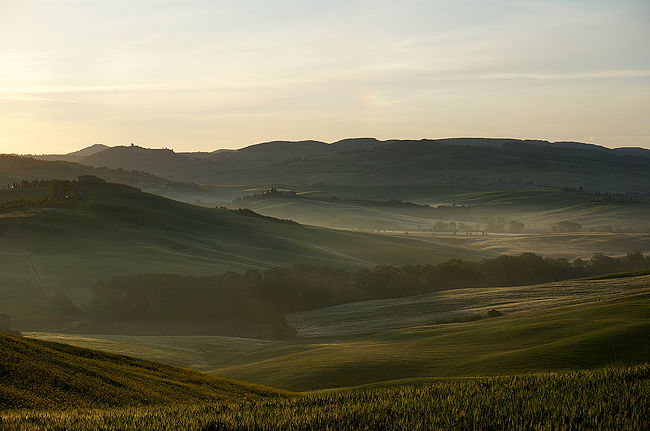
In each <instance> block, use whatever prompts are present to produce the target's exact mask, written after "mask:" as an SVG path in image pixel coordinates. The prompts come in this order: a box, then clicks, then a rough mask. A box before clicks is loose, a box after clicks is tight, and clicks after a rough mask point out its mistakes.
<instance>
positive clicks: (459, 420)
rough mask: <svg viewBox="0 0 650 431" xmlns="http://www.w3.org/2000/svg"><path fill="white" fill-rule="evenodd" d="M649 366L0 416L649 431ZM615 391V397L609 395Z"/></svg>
mask: <svg viewBox="0 0 650 431" xmlns="http://www.w3.org/2000/svg"><path fill="white" fill-rule="evenodd" d="M649 382H650V364H648V363H644V364H641V365H636V366H631V367H608V368H604V369H596V370H590V371H578V372H565V373H552V374H538V375H530V374H529V375H518V376H510V377H487V378H473V379H467V380H464V381H451V382H440V383H434V384H423V385H417V386H414V385H405V386H399V387H390V388H386V387H384V388H373V389H364V390H355V391H343V392H326V393H318V394H308V395H306V396H301V397H289V398H275V399H268V400H260V401H244V402H239V403H222V404H205V405H189V404H186V405H174V406H167V407H147V408H128V409H108V410H76V411H68V412H56V411H26V410H23V411H13V412H5V413H0V426H2V428H3V429H6V430H7V431H13V430H25V431H30V430H40V429H66V430H70V431H77V430H100V429H101V430H105V431H110V430H124V431H130V430H138V431H147V430H159V429H175V430H179V431H190V430H192V431H199V430H203V431H211V430H275V429H300V430H315V429H318V430H352V429H354V430H377V429H383V430H414V429H440V430H457V429H474V430H493V429H535V430H555V429H600V430H613V429H616V430H640V429H647V428H648V426H649V425H650V418H649V417H648V415H647V412H648V411H650V395H649V394H650V392H649V391H648V388H649ZM612 394H616V396H612Z"/></svg>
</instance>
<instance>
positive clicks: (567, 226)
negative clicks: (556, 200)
mask: <svg viewBox="0 0 650 431" xmlns="http://www.w3.org/2000/svg"><path fill="white" fill-rule="evenodd" d="M551 232H558V233H568V232H582V225H581V224H580V223H577V222H574V221H561V222H558V223H555V224H553V226H551Z"/></svg>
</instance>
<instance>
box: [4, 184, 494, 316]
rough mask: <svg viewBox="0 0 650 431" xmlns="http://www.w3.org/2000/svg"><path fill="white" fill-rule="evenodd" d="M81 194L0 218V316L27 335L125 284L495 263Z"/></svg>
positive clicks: (166, 204) (468, 253)
mask: <svg viewBox="0 0 650 431" xmlns="http://www.w3.org/2000/svg"><path fill="white" fill-rule="evenodd" d="M80 191H81V194H82V196H83V198H82V199H80V200H79V201H77V202H76V203H74V205H71V206H67V207H61V208H56V207H47V206H41V207H39V206H36V207H27V208H22V209H17V210H12V211H5V212H3V213H1V214H0V235H1V238H2V241H1V242H0V258H1V259H2V263H3V264H2V266H0V286H1V287H0V312H3V313H8V314H10V315H12V316H13V317H14V318H15V320H16V321H17V322H19V323H20V324H19V325H17V326H18V327H19V328H20V329H26V328H36V327H42V325H43V323H42V322H43V319H48V318H54V317H57V318H61V319H64V320H65V319H67V320H69V319H72V318H74V316H75V313H78V312H79V310H78V307H80V308H81V309H82V310H83V309H84V308H85V307H86V306H87V305H88V304H89V303H90V301H91V288H92V287H93V286H94V285H95V283H96V282H97V281H99V280H106V279H108V278H110V277H113V276H116V275H121V274H123V275H124V274H134V273H161V272H164V273H180V274H188V275H207V274H215V273H220V272H225V271H245V270H246V269H251V268H254V269H262V268H268V267H271V266H277V265H294V264H298V263H305V264H313V265H317V266H338V267H346V268H360V267H365V266H372V265H376V264H381V263H390V264H406V263H409V264H413V263H435V262H440V261H444V260H447V259H449V258H450V257H459V258H467V259H476V258H480V257H483V256H486V255H489V254H490V253H485V252H482V251H472V250H467V249H465V248H463V247H461V246H455V245H449V244H445V243H444V242H438V243H436V242H432V241H424V240H421V239H417V238H411V237H408V236H403V235H402V236H394V237H387V236H380V235H373V234H367V233H361V232H346V231H333V230H328V229H323V228H316V227H310V226H301V225H298V224H295V223H288V222H283V221H279V220H273V219H269V218H264V217H261V216H258V215H256V214H255V213H250V212H239V211H232V210H228V209H215V208H203V207H197V206H193V205H189V204H185V203H181V202H177V201H173V200H170V199H166V198H163V197H160V196H156V195H151V194H147V193H143V192H141V191H140V190H138V189H135V188H132V187H128V186H123V185H116V184H110V183H104V184H82V185H80ZM70 301H71V302H70ZM66 316H67V317H66ZM37 321H38V322H41V323H38V324H37V323H36V322H37ZM30 322H32V323H30ZM39 325H40V326H39Z"/></svg>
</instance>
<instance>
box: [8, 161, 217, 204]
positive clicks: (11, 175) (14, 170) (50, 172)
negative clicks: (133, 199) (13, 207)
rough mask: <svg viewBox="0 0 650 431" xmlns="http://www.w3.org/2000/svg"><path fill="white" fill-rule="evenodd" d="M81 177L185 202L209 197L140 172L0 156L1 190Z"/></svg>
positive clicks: (192, 187)
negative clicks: (94, 178) (20, 185)
mask: <svg viewBox="0 0 650 431" xmlns="http://www.w3.org/2000/svg"><path fill="white" fill-rule="evenodd" d="M80 153H82V154H86V153H85V152H84V150H81V151H80ZM53 157H56V156H53ZM81 175H95V176H97V177H100V178H103V179H105V180H107V181H111V182H116V183H122V184H128V185H130V186H133V187H138V188H141V189H143V190H145V191H148V192H150V193H156V194H161V195H166V196H169V197H175V196H178V195H182V196H183V197H185V198H186V199H188V200H193V199H200V198H203V197H204V196H206V195H208V194H209V191H208V190H206V189H205V188H202V187H200V186H199V185H197V184H192V183H184V182H178V181H172V180H168V179H165V178H160V177H157V176H155V175H152V174H150V173H147V172H142V171H130V170H124V169H121V168H118V169H110V168H94V167H91V166H87V165H81V164H79V163H75V162H72V161H60V160H39V159H35V158H32V157H21V156H15V155H8V154H0V189H4V188H5V187H6V186H7V185H9V184H12V183H14V182H18V183H20V182H21V181H23V180H28V181H31V180H48V179H64V180H76V179H77V177H79V176H81Z"/></svg>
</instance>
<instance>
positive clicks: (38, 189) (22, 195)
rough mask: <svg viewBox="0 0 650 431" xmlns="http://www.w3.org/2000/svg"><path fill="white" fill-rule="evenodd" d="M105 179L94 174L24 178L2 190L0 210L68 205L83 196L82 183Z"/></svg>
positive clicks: (93, 182) (0, 192) (0, 193)
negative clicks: (68, 178) (44, 178)
mask: <svg viewBox="0 0 650 431" xmlns="http://www.w3.org/2000/svg"><path fill="white" fill-rule="evenodd" d="M102 182H104V180H102V179H101V178H98V177H95V176H94V175H82V176H80V177H79V178H78V179H77V181H72V180H58V179H54V180H22V181H20V182H17V181H16V182H13V183H11V184H8V185H7V189H6V190H0V210H6V209H17V208H22V207H29V206H42V205H53V206H66V205H70V204H72V203H74V202H76V201H78V200H79V199H81V198H82V197H83V193H82V191H81V188H80V187H79V186H80V184H96V183H102Z"/></svg>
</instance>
